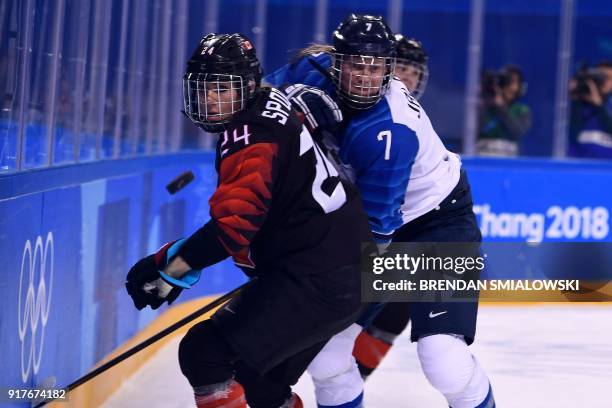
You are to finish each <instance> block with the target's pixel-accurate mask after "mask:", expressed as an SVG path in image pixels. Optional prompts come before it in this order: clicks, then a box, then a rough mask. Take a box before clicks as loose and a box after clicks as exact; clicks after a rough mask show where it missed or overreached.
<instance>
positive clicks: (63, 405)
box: [48, 296, 216, 408]
mask: <svg viewBox="0 0 612 408" xmlns="http://www.w3.org/2000/svg"><path fill="white" fill-rule="evenodd" d="M215 299H216V296H207V297H204V298H200V299H196V300H192V301H189V302H185V303H181V304H178V305H176V306H173V307H171V308H169V309H168V310H166V311H165V312H163V313H162V314H161V315H160V316H158V317H157V318H156V319H155V320H154V321H153V322H151V323H150V324H149V325H148V326H147V327H146V328H144V329H143V330H142V331H140V332H139V333H138V334H137V335H136V336H134V337H133V338H131V339H130V340H128V341H127V342H125V343H124V344H123V345H121V346H120V347H119V348H117V349H116V350H115V351H113V352H112V353H111V354H109V355H108V356H107V357H106V358H105V359H104V360H102V361H100V362H99V364H98V365H97V366H96V367H98V366H100V365H102V364H104V363H106V362H107V361H110V360H111V359H113V358H115V357H116V356H118V355H119V354H121V353H123V352H125V351H127V350H128V349H130V348H132V347H134V346H135V345H137V344H138V343H140V342H142V341H144V340H146V339H148V338H149V337H151V336H153V335H154V334H156V333H158V332H160V331H162V330H163V329H165V328H166V327H168V326H170V325H172V324H173V323H175V322H177V321H179V320H180V319H182V318H184V317H185V316H187V315H189V314H190V313H193V312H195V311H196V310H198V309H200V308H201V307H203V306H205V305H207V304H209V303H210V302H212V301H213V300H215ZM215 310H216V309H215ZM212 313H214V311H212V312H209V313H207V314H205V315H204V316H201V317H200V318H198V319H196V320H194V321H193V322H191V323H189V324H187V325H185V326H183V327H182V328H180V329H178V330H177V331H175V332H174V333H171V334H169V335H168V336H166V337H164V338H163V339H161V340H159V341H158V342H157V343H154V344H152V345H151V346H149V347H147V348H146V349H144V350H141V351H139V352H138V353H136V354H134V355H133V356H132V357H130V358H128V359H127V360H124V361H122V362H121V363H119V364H117V365H116V366H114V367H113V368H111V369H109V370H108V371H105V372H104V373H102V374H100V375H98V376H97V377H95V378H93V379H92V380H90V381H89V382H87V383H85V384H83V385H81V386H80V387H78V388H76V389H75V390H74V391H72V392H71V393H70V395H69V399H68V402H55V403H52V404H49V405H48V406H50V407H53V408H67V407H75V408H88V407H97V406H99V405H101V404H102V403H103V402H104V401H105V400H106V399H107V398H108V397H110V396H111V395H112V394H113V393H114V392H115V391H116V390H117V388H119V387H120V386H121V383H122V382H123V381H124V380H126V379H127V378H129V377H130V376H131V375H132V374H134V372H136V371H137V370H138V369H139V368H140V367H141V366H142V365H143V364H144V363H146V362H147V360H148V359H149V358H150V357H152V356H153V355H154V354H155V353H156V352H157V351H158V350H159V349H160V348H161V347H163V346H164V345H165V344H166V343H167V342H168V341H169V340H170V339H172V338H173V337H176V336H178V335H183V334H185V333H186V332H187V330H189V328H190V327H191V326H193V325H194V324H195V323H197V322H200V321H202V320H204V319H207V318H209V317H210V316H211V315H212ZM94 368H95V367H94ZM92 370H93V368H92ZM75 380H76V379H75Z"/></svg>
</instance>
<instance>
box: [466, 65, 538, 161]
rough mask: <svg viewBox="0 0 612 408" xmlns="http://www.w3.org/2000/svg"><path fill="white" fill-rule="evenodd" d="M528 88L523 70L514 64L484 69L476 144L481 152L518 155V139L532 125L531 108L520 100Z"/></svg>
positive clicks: (493, 154)
mask: <svg viewBox="0 0 612 408" xmlns="http://www.w3.org/2000/svg"><path fill="white" fill-rule="evenodd" d="M526 91H527V83H526V82H525V81H524V79H523V72H522V71H521V69H520V68H519V67H517V66H515V65H506V66H505V67H504V68H502V69H501V70H500V71H485V72H484V73H483V75H482V78H481V82H480V92H481V93H480V98H481V99H480V116H479V132H478V143H477V145H476V150H477V152H478V154H479V155H483V156H497V157H515V156H518V154H519V142H520V140H521V138H522V137H523V136H524V135H525V133H526V132H527V131H528V130H529V128H530V127H531V111H530V109H529V107H528V106H527V105H525V104H523V103H521V102H519V101H518V100H519V99H520V98H521V97H522V96H524V95H525V92H526Z"/></svg>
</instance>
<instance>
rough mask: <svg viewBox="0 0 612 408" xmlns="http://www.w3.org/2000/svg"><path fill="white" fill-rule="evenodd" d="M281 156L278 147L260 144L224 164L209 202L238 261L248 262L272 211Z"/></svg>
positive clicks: (223, 162)
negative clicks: (252, 245) (277, 160)
mask: <svg viewBox="0 0 612 408" xmlns="http://www.w3.org/2000/svg"><path fill="white" fill-rule="evenodd" d="M277 154H278V145H276V144H274V143H257V144H254V145H251V146H247V147H246V148H243V149H242V150H239V151H237V152H235V153H233V154H231V155H229V156H228V157H226V158H224V159H223V160H222V161H221V165H220V169H219V186H218V187H217V190H216V191H215V193H214V194H213V196H212V197H211V198H210V201H209V204H210V213H211V218H213V219H214V220H215V221H216V223H217V225H218V226H219V228H220V229H221V230H222V231H223V233H224V234H223V235H222V236H221V237H220V238H221V241H222V243H223V245H224V246H225V247H226V248H227V249H228V251H229V252H230V255H232V256H233V257H234V260H235V261H238V260H240V262H244V258H245V253H248V246H249V245H250V243H251V240H252V239H253V237H254V236H255V234H256V233H257V231H259V228H260V227H261V225H262V224H263V222H264V219H265V217H266V214H267V212H268V207H269V205H270V200H271V198H272V190H271V189H272V184H273V178H274V159H275V157H276V156H277Z"/></svg>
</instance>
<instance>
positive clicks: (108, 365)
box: [34, 278, 257, 408]
mask: <svg viewBox="0 0 612 408" xmlns="http://www.w3.org/2000/svg"><path fill="white" fill-rule="evenodd" d="M256 280H257V278H253V279H251V280H249V281H248V282H246V283H243V284H242V285H240V286H238V287H237V288H235V289H234V290H232V291H230V292H227V293H226V294H225V295H223V296H221V297H219V298H217V299H215V300H213V301H212V302H210V303H208V304H207V305H205V306H202V307H201V308H200V309H198V310H196V311H195V312H193V313H191V314H190V315H188V316H186V317H184V318H182V319H181V320H179V321H178V322H176V323H174V324H173V325H171V326H169V327H166V328H165V329H164V330H162V331H160V332H158V333H157V334H154V335H153V336H151V337H149V338H148V339H146V340H145V341H143V342H141V343H139V344H137V345H136V346H134V347H132V348H131V349H129V350H127V351H126V352H124V353H122V354H120V355H118V356H117V357H115V358H113V359H112V360H110V361H108V362H106V363H104V364H102V365H101V366H100V367H98V368H96V369H95V370H93V371H91V372H90V373H88V374H85V375H84V376H83V377H81V378H79V379H78V380H76V381H74V382H72V383H71V384H69V385H68V387H66V393H69V392H70V391H72V390H74V389H75V388H77V387H78V386H80V385H83V384H84V383H86V382H87V381H89V380H91V379H92V378H94V377H97V376H98V375H100V374H102V373H103V372H105V371H106V370H108V369H109V368H111V367H114V366H116V365H117V364H119V363H120V362H122V361H123V360H125V359H127V358H129V357H131V356H133V355H134V354H136V353H138V352H139V351H141V350H143V349H145V348H147V347H149V346H150V345H151V344H153V343H155V342H157V341H158V340H160V339H163V338H164V337H166V336H167V335H169V334H170V333H172V332H174V331H176V330H177V329H180V328H181V327H183V326H184V325H186V324H187V323H189V322H191V321H193V320H195V319H197V318H198V317H200V316H202V315H203V314H205V313H208V312H210V311H211V310H213V309H214V308H216V307H217V306H220V305H222V304H223V303H225V302H227V301H228V300H230V299H232V298H233V297H235V296H236V295H238V294H239V293H240V292H242V291H243V290H244V289H246V288H247V287H248V286H251V285H252V284H253V282H255V281H256ZM55 399H56V398H51V399H47V400H45V401H42V402H40V403H38V404H37V405H35V406H34V408H38V407H42V406H43V405H45V404H47V403H49V402H52V401H54V400H55Z"/></svg>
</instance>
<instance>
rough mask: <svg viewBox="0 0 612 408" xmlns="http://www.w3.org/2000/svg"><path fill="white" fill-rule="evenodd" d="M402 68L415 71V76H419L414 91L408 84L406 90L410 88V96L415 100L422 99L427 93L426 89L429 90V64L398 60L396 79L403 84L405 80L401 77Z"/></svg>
mask: <svg viewBox="0 0 612 408" xmlns="http://www.w3.org/2000/svg"><path fill="white" fill-rule="evenodd" d="M401 67H407V68H409V69H412V70H414V71H415V75H418V79H417V83H416V86H415V88H414V89H413V90H410V87H409V86H408V84H406V83H404V85H406V88H408V90H409V91H410V95H412V96H413V97H414V99H416V100H419V99H421V97H422V96H423V94H424V93H425V88H427V80H428V79H429V68H428V67H427V64H423V63H420V62H415V61H411V60H408V59H404V58H398V59H397V63H396V64H395V77H396V78H398V79H399V80H401V81H402V82H403V78H401V76H400V73H401Z"/></svg>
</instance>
